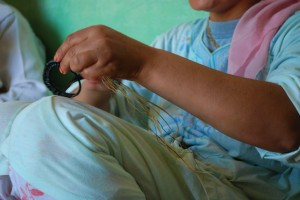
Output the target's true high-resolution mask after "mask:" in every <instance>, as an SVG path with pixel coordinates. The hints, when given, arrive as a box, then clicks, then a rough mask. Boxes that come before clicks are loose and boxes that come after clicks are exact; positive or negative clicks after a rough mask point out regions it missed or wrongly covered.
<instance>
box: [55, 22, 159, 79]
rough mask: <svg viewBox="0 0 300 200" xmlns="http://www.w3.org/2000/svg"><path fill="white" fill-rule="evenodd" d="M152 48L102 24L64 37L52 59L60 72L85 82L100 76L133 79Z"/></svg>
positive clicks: (141, 68) (139, 71) (149, 56)
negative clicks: (79, 75)
mask: <svg viewBox="0 0 300 200" xmlns="http://www.w3.org/2000/svg"><path fill="white" fill-rule="evenodd" d="M153 52H154V51H153V48H152V47H149V46H147V45H145V44H143V43H141V42H138V41H136V40H134V39H132V38H130V37H127V36H125V35H123V34H121V33H119V32H117V31H115V30H113V29H111V28H108V27H106V26H103V25H98V26H91V27H88V28H85V29H82V30H79V31H77V32H75V33H73V34H71V35H69V36H68V37H67V39H66V40H65V41H64V42H63V44H62V45H61V46H60V47H59V48H58V50H57V52H56V54H55V56H54V60H55V61H56V62H60V69H61V72H62V73H65V72H67V71H69V70H72V71H74V72H80V74H81V75H82V76H83V77H84V78H85V79H88V80H99V79H101V77H103V76H108V77H111V78H114V79H128V80H136V79H138V78H139V74H140V73H141V71H142V70H143V66H144V65H145V63H146V62H147V60H148V59H149V58H151V54H152V53H153Z"/></svg>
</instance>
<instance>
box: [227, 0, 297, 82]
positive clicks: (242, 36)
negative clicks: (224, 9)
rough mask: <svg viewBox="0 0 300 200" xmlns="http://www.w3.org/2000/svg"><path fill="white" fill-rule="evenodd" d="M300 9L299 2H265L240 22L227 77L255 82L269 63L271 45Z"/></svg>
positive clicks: (249, 11)
mask: <svg viewBox="0 0 300 200" xmlns="http://www.w3.org/2000/svg"><path fill="white" fill-rule="evenodd" d="M299 9H300V0H280V1H278V0H262V1H260V2H259V3H257V4H256V5H254V6H253V7H252V8H250V9H249V10H248V11H247V12H246V13H245V14H244V15H243V17H242V18H241V19H240V21H239V23H238V25H237V27H236V30H235V32H234V34H233V39H232V43H231V48H230V50H229V58H228V73H229V74H233V75H237V76H241V77H246V78H256V75H257V74H258V73H259V72H260V71H261V70H262V69H263V68H264V66H265V64H266V63H267V59H268V50H269V45H270V42H271V40H272V38H273V37H274V35H275V34H276V32H277V31H278V29H279V28H280V26H281V25H282V24H283V23H284V22H285V21H286V19H287V18H288V17H289V16H291V15H292V14H293V13H295V12H296V11H297V10H299Z"/></svg>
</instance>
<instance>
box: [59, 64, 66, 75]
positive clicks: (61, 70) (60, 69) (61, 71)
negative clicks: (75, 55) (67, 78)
mask: <svg viewBox="0 0 300 200" xmlns="http://www.w3.org/2000/svg"><path fill="white" fill-rule="evenodd" d="M59 71H60V73H62V74H65V72H64V70H63V69H62V67H61V66H59Z"/></svg>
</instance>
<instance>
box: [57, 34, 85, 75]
mask: <svg viewBox="0 0 300 200" xmlns="http://www.w3.org/2000/svg"><path fill="white" fill-rule="evenodd" d="M87 32H88V30H87V29H82V30H79V31H77V32H75V33H72V34H70V35H69V36H68V37H67V39H66V40H65V41H64V42H63V43H62V45H61V46H60V47H59V48H58V49H57V51H56V53H55V55H54V61H55V62H62V61H63V64H64V66H65V67H64V68H61V71H62V72H67V71H69V70H70V68H69V66H70V65H69V62H70V56H72V55H75V54H77V53H79V47H76V46H77V45H78V44H82V43H83V42H84V41H85V40H87V38H88V34H87ZM67 54H69V56H67V57H66V55H67ZM65 58H66V59H65Z"/></svg>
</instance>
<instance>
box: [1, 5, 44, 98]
mask: <svg viewBox="0 0 300 200" xmlns="http://www.w3.org/2000/svg"><path fill="white" fill-rule="evenodd" d="M44 65H45V49H44V47H43V45H42V44H41V42H40V40H39V39H38V38H37V37H36V35H35V34H34V33H33V31H32V29H31V27H30V25H29V23H28V21H27V20H26V19H25V18H24V17H23V16H22V15H21V13H20V12H19V11H18V10H16V9H14V8H13V7H11V6H9V5H7V4H6V3H4V1H1V0H0V82H2V86H1V83H0V102H6V101H12V100H30V101H34V100H37V99H39V98H41V97H43V96H46V95H49V94H50V93H49V91H48V89H47V88H46V86H45V85H44V83H43V78H42V74H43V69H44Z"/></svg>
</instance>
